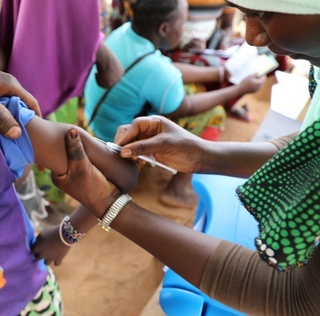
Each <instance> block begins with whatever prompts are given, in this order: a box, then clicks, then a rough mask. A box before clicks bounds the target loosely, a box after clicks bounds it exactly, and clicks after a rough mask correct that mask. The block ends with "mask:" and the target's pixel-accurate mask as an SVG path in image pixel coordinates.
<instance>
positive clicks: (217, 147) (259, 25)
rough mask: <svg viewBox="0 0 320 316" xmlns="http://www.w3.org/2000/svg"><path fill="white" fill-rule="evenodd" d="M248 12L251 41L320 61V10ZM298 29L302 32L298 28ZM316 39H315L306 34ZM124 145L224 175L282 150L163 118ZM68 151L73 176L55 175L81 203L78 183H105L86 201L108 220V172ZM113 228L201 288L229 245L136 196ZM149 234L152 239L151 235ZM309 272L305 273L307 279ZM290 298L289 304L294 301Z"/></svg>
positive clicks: (139, 123)
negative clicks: (211, 137) (212, 137)
mask: <svg viewBox="0 0 320 316" xmlns="http://www.w3.org/2000/svg"><path fill="white" fill-rule="evenodd" d="M240 9H241V10H242V11H244V12H245V13H246V14H247V22H248V29H247V33H246V39H247V41H248V42H249V43H250V44H255V45H256V44H257V43H260V44H261V45H266V44H267V45H268V46H269V47H270V48H271V49H272V50H273V51H274V52H277V53H279V52H283V53H286V54H289V55H290V56H294V57H296V58H298V57H300V56H304V57H308V60H309V61H311V62H313V63H314V64H316V65H319V61H320V58H318V57H317V56H318V53H317V51H318V49H320V48H317V47H314V46H316V45H315V43H318V42H319V41H318V39H319V35H318V31H317V30H318V29H319V27H316V26H319V25H320V15H317V16H308V18H307V19H306V17H305V16H304V19H302V17H301V16H299V15H284V14H278V13H272V14H267V15H268V16H269V17H268V19H267V20H266V19H265V18H266V16H265V14H264V13H263V12H257V11H252V10H247V9H244V8H240ZM261 15H262V17H263V18H261ZM309 18H310V20H308V19H309ZM302 20H303V23H302ZM298 26H299V27H300V28H301V30H299V27H298ZM292 28H294V29H295V30H296V31H297V34H295V33H294V32H292ZM285 30H286V31H285ZM303 34H308V36H303ZM295 36H297V39H296V37H295ZM309 36H310V37H311V38H312V40H309V39H305V37H309ZM316 40H317V41H316ZM319 56H320V54H319ZM73 141H74V142H75V143H76V146H77V147H78V148H79V150H81V143H80V140H79V139H76V138H75V139H73ZM116 142H117V143H118V144H120V145H122V146H123V148H122V150H121V156H122V157H131V158H134V157H135V156H137V155H140V154H153V155H155V157H156V159H157V160H158V161H160V162H162V163H165V164H167V165H169V166H170V167H172V168H176V169H177V170H178V171H180V172H205V173H220V174H225V175H230V176H233V175H234V176H249V175H251V174H252V173H253V172H254V171H256V170H257V169H258V168H259V167H260V166H262V165H263V164H264V163H265V162H266V161H267V160H268V159H269V158H271V157H272V156H273V155H274V154H276V153H277V152H278V150H279V149H278V148H277V147H276V146H275V145H274V144H273V143H271V142H260V143H259V142H258V143H234V142H225V143H223V142H208V141H205V140H202V139H200V138H197V137H196V136H194V135H191V134H190V133H188V132H186V131H184V130H183V129H181V128H179V127H178V126H176V125H175V124H174V123H172V122H171V121H169V120H167V119H165V118H163V117H160V116H152V117H144V118H138V119H135V120H134V121H133V122H132V124H130V125H128V126H122V127H120V128H119V129H118V132H117V135H116ZM67 148H69V149H67V152H68V159H69V167H68V175H66V176H61V177H59V176H55V180H56V183H57V184H58V186H60V188H62V189H63V190H65V191H66V192H70V193H72V194H74V195H75V196H78V198H79V200H80V201H81V192H75V191H76V188H75V187H74V185H73V184H74V183H82V184H83V185H84V186H86V189H87V190H90V184H89V177H90V179H91V181H92V182H93V183H95V185H96V184H97V183H99V186H97V187H98V189H99V190H101V192H97V190H96V186H95V188H94V190H91V191H93V192H92V195H91V198H92V200H91V201H88V200H86V201H84V202H85V203H88V205H87V206H88V207H89V208H90V209H91V210H92V211H93V213H94V215H95V216H97V217H101V216H102V215H103V214H104V212H105V209H106V207H108V206H110V205H111V204H112V203H113V202H114V201H115V199H116V198H117V196H118V191H117V189H116V188H115V187H114V186H113V185H112V184H111V183H110V182H106V181H105V179H104V178H103V177H101V175H100V173H99V171H98V170H96V169H95V168H94V167H93V166H92V165H90V163H89V161H88V159H87V158H86V157H85V156H84V158H83V159H82V160H75V159H74V158H73V156H74V155H73V153H72V151H71V150H70V148H71V147H70V143H69V144H68V143H67ZM85 170H89V171H88V172H86V174H87V175H85ZM75 179H77V182H76V181H75ZM102 193H103V194H104V195H103V199H102V198H101V194H102ZM111 227H112V228H114V229H115V230H117V231H118V232H120V233H121V234H123V235H124V236H126V237H127V238H129V239H130V240H131V241H133V242H135V243H136V244H138V245H139V246H141V247H143V248H144V249H146V250H147V251H149V252H150V253H151V254H153V255H154V256H155V257H157V258H158V259H159V260H161V261H162V262H163V263H164V264H165V265H168V266H169V267H171V268H172V269H173V270H174V271H176V272H177V273H178V274H180V275H181V276H182V277H183V278H185V279H186V280H188V281H189V282H191V283H192V284H194V285H195V286H199V285H200V281H201V276H202V274H203V271H204V267H205V266H206V263H207V262H208V260H209V257H210V256H212V255H214V253H215V250H216V249H217V247H218V246H219V244H220V242H221V241H220V240H219V239H216V238H214V237H211V236H208V235H205V234H201V233H198V232H196V231H193V230H191V229H189V228H187V227H184V226H181V225H179V224H177V223H175V222H173V221H170V220H168V219H165V218H163V217H160V216H158V215H156V214H154V213H152V212H149V211H147V210H145V209H143V208H142V207H140V206H139V205H137V204H136V203H135V202H133V201H131V202H129V203H128V204H127V205H126V206H125V207H124V208H123V209H122V211H121V212H120V214H119V215H118V216H117V217H116V218H115V219H114V221H113V222H112V224H111ZM146 235H147V236H148V238H145V236H146ZM264 264H265V263H264V262H263V261H259V265H264ZM270 269H271V268H270ZM293 271H295V270H293ZM303 271H306V270H304V269H301V272H303ZM288 275H289V276H290V275H291V276H292V279H290V282H295V281H298V283H299V284H300V282H299V280H295V279H294V276H295V275H296V273H294V272H293V273H292V274H291V273H290V272H288V273H286V274H282V276H283V277H285V276H288ZM303 277H304V275H303V273H301V278H303ZM259 281H261V280H258V281H257V282H256V283H255V284H256V286H257V291H258V292H263V291H264V290H265V291H266V292H268V289H264V288H262V287H261V284H262V283H259ZM300 281H302V279H300ZM303 281H306V282H308V280H303ZM288 282H289V280H288ZM290 284H291V283H290ZM239 295H240V294H239ZM285 300H286V298H285ZM282 303H283V304H286V301H284V302H282ZM243 310H244V311H246V310H247V311H250V307H249V306H248V309H246V308H245V307H243Z"/></svg>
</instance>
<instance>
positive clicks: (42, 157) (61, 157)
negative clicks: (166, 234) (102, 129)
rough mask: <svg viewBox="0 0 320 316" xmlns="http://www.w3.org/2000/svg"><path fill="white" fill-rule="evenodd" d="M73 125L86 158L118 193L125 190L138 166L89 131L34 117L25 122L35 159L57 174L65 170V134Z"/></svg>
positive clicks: (134, 176)
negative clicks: (116, 152) (118, 190)
mask: <svg viewBox="0 0 320 316" xmlns="http://www.w3.org/2000/svg"><path fill="white" fill-rule="evenodd" d="M70 128H76V129H77V130H78V131H79V133H80V137H81V140H82V142H83V146H84V148H85V150H86V153H87V155H88V158H89V159H90V161H91V162H92V163H93V164H94V165H95V166H96V167H97V168H98V169H99V170H100V171H101V172H102V173H103V174H104V175H105V176H106V178H107V179H109V180H110V181H112V182H113V183H115V184H116V185H117V186H118V187H119V189H120V190H121V191H122V192H128V191H129V190H130V189H131V188H132V186H133V185H134V184H135V182H136V180H137V177H138V168H137V167H136V166H135V164H134V163H133V162H132V161H131V160H127V159H122V158H121V157H119V156H118V155H117V154H115V153H114V152H112V151H110V150H109V149H108V148H107V147H106V146H105V145H104V144H103V143H101V142H99V141H97V140H96V139H95V138H93V137H92V136H91V135H90V134H89V133H87V132H86V131H84V130H83V129H81V128H79V127H75V126H73V125H69V124H63V123H55V122H50V121H47V120H43V119H41V118H38V117H34V118H33V119H32V121H31V122H30V123H29V124H28V125H27V131H28V133H29V136H30V139H31V142H32V145H33V148H34V152H35V159H36V162H37V163H38V164H40V165H42V166H44V167H46V168H48V169H50V170H52V171H54V172H56V173H58V174H64V173H66V172H67V167H68V166H67V154H66V149H65V135H66V134H67V131H68V130H69V129H70Z"/></svg>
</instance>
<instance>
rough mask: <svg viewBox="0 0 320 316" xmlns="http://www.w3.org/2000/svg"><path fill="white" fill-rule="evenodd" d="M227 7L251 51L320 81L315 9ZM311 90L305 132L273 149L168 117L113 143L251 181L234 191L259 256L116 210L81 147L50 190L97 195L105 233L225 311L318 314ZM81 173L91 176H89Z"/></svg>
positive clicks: (242, 3)
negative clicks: (297, 65) (300, 66)
mask: <svg viewBox="0 0 320 316" xmlns="http://www.w3.org/2000/svg"><path fill="white" fill-rule="evenodd" d="M228 4H229V5H234V6H236V7H237V8H238V9H240V10H241V11H242V12H244V14H245V16H246V22H247V30H246V40H247V42H248V43H249V44H251V45H256V46H268V47H269V48H270V49H271V50H272V51H273V52H274V53H276V54H282V55H288V56H291V57H292V58H295V59H300V58H303V59H306V60H308V61H310V63H312V64H313V65H314V76H313V81H315V82H316V83H318V82H319V80H320V79H319V78H320V57H319V56H320V35H319V31H318V30H319V27H320V2H319V1H318V0H305V1H303V2H297V1H294V0H260V1H252V0H230V1H228ZM306 21H308V23H306ZM311 86H312V87H313V88H314V89H312V93H313V97H312V101H311V104H310V106H309V109H308V112H307V114H306V117H305V119H304V122H303V125H302V128H301V130H300V131H299V132H297V133H295V134H294V135H288V136H285V137H282V138H280V139H277V140H270V141H265V142H248V143H243V142H210V141H207V140H204V139H201V138H199V137H197V136H195V135H193V134H191V133H189V132H187V131H186V130H184V129H182V128H181V127H179V126H178V125H177V124H174V123H173V122H172V121H170V120H168V119H166V118H165V117H163V116H152V117H141V118H137V119H135V120H134V121H133V122H132V124H129V125H125V126H122V127H120V128H119V129H118V132H117V135H116V137H115V141H116V143H117V144H119V145H121V146H122V150H121V152H120V155H121V156H122V157H125V158H135V157H137V156H138V155H154V156H155V158H156V159H157V160H158V161H159V162H162V163H164V164H167V165H168V166H170V167H172V168H176V169H178V170H179V171H180V172H187V173H194V172H197V173H215V174H224V175H228V176H240V177H246V178H247V177H248V180H247V181H246V182H245V183H244V184H243V185H241V186H240V187H238V188H237V189H236V192H237V194H238V196H239V198H240V199H241V201H242V203H243V204H244V206H245V207H246V209H247V210H248V211H249V212H250V213H251V214H252V215H253V216H254V218H255V219H256V220H257V224H258V226H259V236H257V238H256V239H255V240H253V241H252V242H253V243H255V245H256V247H257V251H253V250H250V249H247V248H245V247H242V246H239V245H237V244H233V243H230V242H227V241H224V240H219V239H217V238H215V237H212V236H208V235H206V234H203V233H200V232H197V231H195V230H192V229H190V228H188V227H185V226H183V225H179V224H178V223H175V222H174V221H171V220H169V219H167V218H165V217H162V216H159V215H157V214H154V213H153V212H150V211H148V210H146V209H144V208H142V207H141V206H139V205H138V204H137V203H135V202H134V201H128V202H127V203H124V204H122V205H119V204H118V203H115V202H116V201H118V198H119V196H121V194H120V193H119V192H117V190H116V189H115V187H114V186H113V185H112V184H111V183H110V182H105V179H104V178H103V177H102V176H101V174H100V173H99V172H98V171H97V170H96V169H95V168H94V167H93V166H92V165H91V164H90V162H89V160H88V159H87V158H86V157H85V155H84V156H83V159H82V160H79V159H76V157H74V156H75V155H74V150H73V148H74V149H75V148H76V149H77V153H78V154H79V152H82V149H81V148H82V147H81V142H80V140H79V139H73V142H72V143H69V144H67V148H68V149H67V151H68V157H69V167H68V173H66V174H65V175H60V176H59V175H54V181H55V183H56V184H57V185H59V187H61V188H63V189H64V190H66V191H67V192H70V193H74V194H76V192H75V190H76V188H75V185H74V184H75V183H76V184H77V185H79V184H82V185H86V186H87V190H88V192H91V193H92V195H91V196H90V197H91V201H89V200H87V201H86V203H89V204H88V205H87V207H89V208H90V209H91V210H92V211H94V214H95V216H97V217H98V218H99V219H101V220H104V219H105V218H107V217H108V218H109V220H108V222H107V224H106V225H107V226H110V227H111V228H112V229H114V230H116V231H118V232H119V233H121V234H122V235H123V236H125V237H127V238H128V239H130V240H131V241H133V242H134V243H136V244H138V245H139V246H141V247H143V248H144V249H145V250H146V251H148V252H150V253H151V254H152V255H153V256H155V257H156V258H158V259H159V260H161V261H162V262H163V263H164V264H165V265H167V266H169V267H170V268H171V269H173V270H174V271H175V272H177V273H178V274H179V275H181V276H182V277H183V278H184V279H186V280H187V281H189V282H191V283H192V284H193V285H195V286H197V287H199V288H200V289H201V290H202V291H203V292H204V293H206V294H208V295H209V296H210V297H212V298H214V299H216V300H218V301H219V302H221V303H223V304H226V305H228V306H230V307H232V308H234V309H236V310H239V311H240V312H242V313H245V314H248V315H274V316H278V315H292V316H300V315H306V316H313V315H317V314H318V311H319V310H320V300H319V297H320V250H319V236H320V213H319V200H320V193H319V192H320V190H319V186H320V181H319V180H320V167H319V166H320V161H319V157H320V152H319V150H320V146H319V143H320V138H319V136H320V86H319V85H313V84H311ZM71 145H72V146H71ZM84 170H89V171H90V172H89V173H87V176H85V174H84V172H83V171H84ZM79 176H81V177H79ZM90 181H91V183H94V188H93V186H90ZM90 188H91V189H90ZM106 191H107V192H109V193H106ZM79 194H80V193H79ZM102 197H103V198H102ZM78 198H79V199H80V200H81V196H79V197H78ZM108 207H109V209H108ZM110 208H111V209H112V210H113V211H114V208H116V212H112V213H111V211H110ZM106 209H107V211H106ZM217 211H219V212H224V213H225V212H227V210H224V209H221V210H217ZM111 214H113V215H112V217H111V218H110V216H111ZM146 223H147V224H146ZM225 229H228V227H225ZM244 233H245V232H244ZM145 236H148V238H146V237H145ZM106 247H108V245H106Z"/></svg>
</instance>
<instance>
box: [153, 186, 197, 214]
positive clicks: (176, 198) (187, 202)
mask: <svg viewBox="0 0 320 316" xmlns="http://www.w3.org/2000/svg"><path fill="white" fill-rule="evenodd" d="M159 200H160V202H161V203H163V204H165V205H168V206H173V207H181V208H188V209H194V208H196V206H197V205H198V200H199V198H198V195H197V194H196V193H195V192H194V191H193V190H192V189H188V188H187V189H185V190H183V192H172V191H167V190H166V191H164V192H163V193H162V194H161V195H160V197H159Z"/></svg>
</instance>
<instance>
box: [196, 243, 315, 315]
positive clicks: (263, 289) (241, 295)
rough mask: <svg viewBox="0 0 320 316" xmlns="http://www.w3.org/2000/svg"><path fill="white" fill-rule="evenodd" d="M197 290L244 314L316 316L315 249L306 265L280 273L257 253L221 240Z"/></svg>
mask: <svg viewBox="0 0 320 316" xmlns="http://www.w3.org/2000/svg"><path fill="white" fill-rule="evenodd" d="M200 288H201V290H202V291H203V292H205V293H207V294H208V295H210V296H211V297H212V298H214V299H216V300H218V301H219V302H221V303H223V304H226V305H228V306H230V307H232V308H234V309H237V310H239V311H241V312H243V313H246V314H248V315H270V316H271V315H272V316H277V315H281V316H287V315H290V316H301V315H304V316H309V315H310V316H311V315H318V313H319V311H320V255H319V249H316V251H315V255H314V258H313V259H312V260H310V262H309V264H308V265H306V266H304V267H301V268H296V269H293V270H291V271H289V272H280V271H278V270H275V269H274V268H272V267H270V266H269V265H268V264H267V263H266V262H264V261H262V260H261V259H260V257H259V254H258V253H257V252H254V251H252V250H249V249H247V248H244V247H242V246H239V245H235V244H232V243H229V242H227V241H223V242H221V244H220V245H219V247H218V249H217V250H216V251H215V252H214V253H213V254H212V256H211V258H210V260H209V261H208V264H207V266H206V269H205V271H204V274H203V276H202V280H201V285H200Z"/></svg>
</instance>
